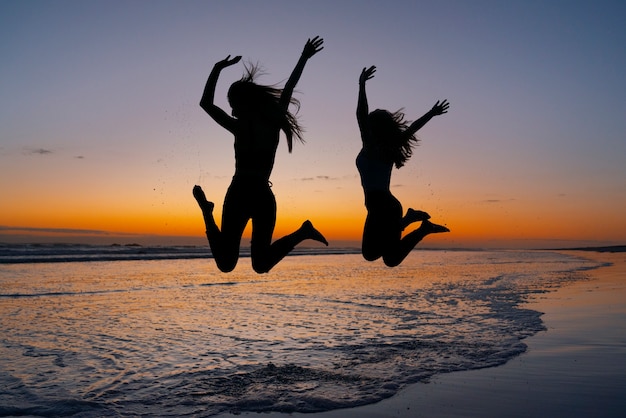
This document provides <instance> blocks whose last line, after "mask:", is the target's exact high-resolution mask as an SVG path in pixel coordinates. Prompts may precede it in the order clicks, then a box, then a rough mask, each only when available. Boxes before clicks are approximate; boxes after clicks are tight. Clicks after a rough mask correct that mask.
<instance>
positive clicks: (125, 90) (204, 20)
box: [0, 0, 626, 247]
mask: <svg viewBox="0 0 626 418" xmlns="http://www.w3.org/2000/svg"><path fill="white" fill-rule="evenodd" d="M624 16H626V2H624V1H620V0H617V1H602V0H600V1H576V0H572V1H553V0H548V1H514V2H513V1H506V2H505V1H495V0H494V1H481V0H477V1H463V0H460V1H445V0H444V1H437V2H432V1H382V0H381V1H323V0H322V1H307V2H305V1H294V0H288V1H273V0H269V1H263V2H261V1H236V0H224V1H221V0H217V1H176V2H174V1H138V0H135V1H62V0H59V1H27V0H26V1H2V2H0V56H1V57H2V58H1V60H0V74H1V76H2V77H1V82H0V195H1V196H2V197H1V198H0V242H43V241H46V242H50V241H66V242H99V243H105V244H108V243H113V242H121V243H124V242H141V243H148V242H150V243H161V244H171V243H189V244H196V243H201V242H203V240H204V235H203V234H204V224H203V222H202V218H201V214H200V210H199V209H198V207H197V205H196V203H195V201H194V199H193V197H192V195H191V190H192V187H193V185H194V184H200V185H201V186H202V187H203V188H204V190H205V192H206V194H207V197H208V198H209V200H213V201H214V202H216V214H217V215H218V217H219V215H220V214H221V205H222V202H223V198H224V194H225V192H226V188H227V187H228V184H229V182H230V178H231V176H232V174H233V171H234V155H233V138H232V136H231V135H230V134H229V133H228V132H226V131H225V130H223V129H222V128H220V127H219V126H218V125H217V124H216V123H215V122H214V121H213V120H212V119H211V118H210V117H209V116H208V115H206V114H205V113H204V112H203V111H202V109H201V108H200V107H199V106H198V102H199V100H200V96H201V94H202V89H203V88H204V84H205V82H206V78H207V76H208V74H209V72H210V70H211V68H212V67H213V64H214V63H215V62H216V61H219V60H221V59H223V58H225V57H226V56H227V55H229V54H231V55H242V56H243V60H244V61H247V62H253V63H259V64H261V65H262V66H263V68H264V69H265V73H266V74H265V75H264V76H263V77H262V78H260V79H259V82H261V83H263V84H275V83H278V84H280V85H281V86H282V85H283V84H284V82H285V80H286V79H287V77H288V76H289V74H290V72H291V70H292V69H293V67H294V65H295V63H296V61H297V60H298V58H299V56H300V53H301V51H302V48H303V46H304V44H305V42H306V40H307V38H310V37H313V36H315V35H320V36H322V37H323V38H324V40H325V42H324V50H323V51H322V52H320V53H319V54H318V55H316V56H314V57H313V58H312V59H311V60H310V61H309V62H308V64H307V66H306V68H305V70H304V74H303V76H302V78H301V80H300V83H299V84H298V86H297V91H298V93H297V94H296V97H297V98H298V99H299V100H300V101H301V103H302V106H301V108H300V112H299V117H300V120H301V123H302V124H303V126H304V127H305V129H306V132H305V139H306V144H304V145H303V144H300V143H296V144H294V149H293V153H292V154H289V153H288V152H287V146H286V143H285V142H284V140H283V141H281V142H282V143H281V145H280V146H279V149H278V154H277V157H276V165H275V168H274V172H273V175H272V178H271V180H272V183H273V191H274V193H275V194H276V197H277V202H278V222H277V229H276V234H275V236H276V237H278V236H281V235H284V234H285V233H287V232H291V231H292V230H294V229H295V228H297V227H298V226H299V225H300V224H301V222H302V221H304V220H305V219H310V220H311V221H312V222H313V223H314V224H315V225H316V226H317V228H318V229H319V230H321V231H322V232H323V233H324V234H325V235H326V236H327V238H328V239H329V241H330V242H331V245H334V244H335V245H338V243H340V242H342V241H344V240H358V239H359V238H360V234H361V228H362V224H363V220H364V217H365V209H364V206H363V194H362V190H361V187H360V182H359V178H358V173H357V171H356V167H355V164H354V160H355V157H356V155H357V153H358V151H359V149H360V138H359V133H358V128H357V124H356V118H355V107H356V98H357V91H358V83H357V81H358V77H359V74H360V71H361V69H362V68H363V67H365V66H370V65H376V66H377V68H378V71H377V73H376V76H375V78H374V79H373V80H371V81H370V82H369V83H368V96H369V102H370V108H371V109H374V108H385V109H389V110H398V109H400V108H404V111H405V113H406V114H407V118H409V119H410V120H415V119H417V118H418V117H420V116H421V115H422V114H423V113H425V112H426V111H427V110H428V109H430V107H431V106H432V105H433V104H434V103H435V102H436V101H437V100H440V99H448V100H449V101H450V104H451V106H450V111H449V113H448V114H446V115H443V116H440V117H437V118H435V119H433V120H432V121H431V122H430V123H428V124H427V125H426V126H425V127H424V128H423V129H422V130H421V131H420V132H418V136H419V137H420V139H421V143H420V146H419V147H417V148H416V150H415V152H414V155H413V157H412V159H411V160H410V161H409V162H408V163H407V164H406V166H405V167H403V168H402V169H400V170H394V173H393V177H392V192H393V193H394V194H395V195H396V196H397V197H398V198H399V199H400V201H401V202H402V203H403V206H404V207H405V208H407V207H413V208H415V209H422V210H425V211H427V212H429V213H430V214H431V216H432V220H433V221H434V222H436V223H441V224H445V225H447V226H448V227H449V228H450V229H451V231H452V232H451V233H449V234H439V235H437V236H432V237H428V238H427V239H426V240H425V241H424V243H423V244H422V245H423V246H426V247H466V246H482V247H491V246H506V247H537V246H539V247H555V246H563V245H567V246H577V245H607V244H624V243H626V216H625V215H624V213H626V77H625V75H624V74H625V69H626V48H625V45H626V26H625V25H624ZM243 70H244V68H243V64H242V63H239V64H238V65H236V66H234V67H230V68H228V69H226V70H224V71H223V72H222V75H221V78H220V81H219V83H218V91H217V94H216V102H217V103H218V104H219V105H220V106H221V107H222V108H223V109H224V110H226V111H227V112H230V108H229V106H228V104H227V102H226V90H227V88H228V86H229V85H230V83H232V82H233V81H236V80H238V79H239V78H240V77H241V75H242V74H243ZM244 241H245V242H247V240H244Z"/></svg>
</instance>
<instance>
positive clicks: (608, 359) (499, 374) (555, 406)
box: [220, 251, 626, 418]
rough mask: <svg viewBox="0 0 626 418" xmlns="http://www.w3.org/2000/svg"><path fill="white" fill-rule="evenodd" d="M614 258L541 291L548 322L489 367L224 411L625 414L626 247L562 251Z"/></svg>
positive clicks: (368, 416) (538, 303)
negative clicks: (375, 391) (289, 404)
mask: <svg viewBox="0 0 626 418" xmlns="http://www.w3.org/2000/svg"><path fill="white" fill-rule="evenodd" d="M564 252H566V253H569V254H575V255H577V256H582V257H586V258H592V259H594V260H600V261H603V262H610V263H612V264H613V265H612V266H610V267H603V268H600V269H596V270H591V271H589V272H587V273H588V275H589V276H590V278H591V280H588V281H581V282H577V283H574V284H570V285H565V286H564V287H562V288H560V289H559V290H557V291H555V292H550V293H546V294H541V295H538V296H537V298H536V300H535V301H533V302H531V303H530V304H529V307H530V308H531V309H535V310H538V311H541V312H544V313H545V315H544V316H543V321H544V323H545V325H546V328H547V330H546V331H543V332H540V333H538V334H537V335H535V336H533V337H531V338H528V339H526V340H525V342H526V344H527V345H528V350H527V352H526V353H524V354H522V355H521V356H519V357H516V358H515V359H513V360H511V361H509V362H508V363H506V364H504V365H502V366H499V367H493V368H487V369H481V370H472V371H466V372H457V373H450V374H445V375H439V376H436V377H435V378H433V379H431V380H430V382H428V383H418V384H415V385H412V386H410V387H408V388H406V389H405V390H403V391H401V392H400V393H398V394H397V395H396V396H394V397H392V398H389V399H386V400H384V401H381V402H378V403H376V404H373V405H367V406H363V407H358V408H350V409H342V410H335V411H328V412H324V413H316V414H301V413H293V414H282V413H269V414H268V413H262V414H253V413H242V414H239V415H228V414H226V415H220V416H221V417H248V418H250V417H255V418H256V417H265V418H269V417H275V418H279V417H283V418H284V417H300V418H305V417H306V418H339V417H344V418H346V417H347V418H351V417H354V418H356V417H360V418H383V417H505V416H506V417H531V416H532V417H596V418H599V417H622V416H624V414H625V413H626V412H625V411H626V252H617V253H608V252H595V251H564Z"/></svg>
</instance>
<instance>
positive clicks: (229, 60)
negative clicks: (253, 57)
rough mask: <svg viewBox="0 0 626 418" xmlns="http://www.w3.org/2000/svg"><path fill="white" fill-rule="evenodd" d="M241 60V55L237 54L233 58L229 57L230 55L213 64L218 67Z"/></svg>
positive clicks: (227, 65) (228, 65)
mask: <svg viewBox="0 0 626 418" xmlns="http://www.w3.org/2000/svg"><path fill="white" fill-rule="evenodd" d="M240 60H241V55H237V56H236V57H234V58H232V59H231V58H230V55H229V56H227V57H226V58H224V59H223V60H221V61H218V62H216V63H215V66H216V67H217V68H219V69H222V68H226V67H230V66H231V65H235V64H237V63H238V62H239V61H240Z"/></svg>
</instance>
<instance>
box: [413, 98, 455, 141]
mask: <svg viewBox="0 0 626 418" xmlns="http://www.w3.org/2000/svg"><path fill="white" fill-rule="evenodd" d="M449 107H450V103H448V100H445V99H444V100H443V101H442V102H441V103H439V100H437V103H435V105H434V106H433V107H432V109H430V110H429V111H428V112H426V113H425V114H424V116H422V117H421V118H419V119H418V120H416V121H415V122H413V123H412V124H411V125H410V126H409V127H408V128H407V130H406V131H404V133H405V135H408V136H411V135H413V134H414V133H415V132H417V131H418V130H420V129H421V128H422V127H423V126H424V125H426V123H428V121H429V120H431V119H432V118H433V117H434V116H439V115H443V114H444V113H448V108H449Z"/></svg>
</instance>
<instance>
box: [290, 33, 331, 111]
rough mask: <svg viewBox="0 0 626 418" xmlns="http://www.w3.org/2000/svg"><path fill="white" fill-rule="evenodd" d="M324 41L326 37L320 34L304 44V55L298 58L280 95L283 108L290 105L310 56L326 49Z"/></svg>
mask: <svg viewBox="0 0 626 418" xmlns="http://www.w3.org/2000/svg"><path fill="white" fill-rule="evenodd" d="M323 43H324V39H323V38H320V37H319V36H316V37H315V38H313V39H309V40H307V41H306V45H304V50H303V51H302V55H300V59H299V60H298V63H297V64H296V67H295V68H294V69H293V71H292V72H291V75H290V76H289V80H287V83H285V87H284V88H283V93H282V94H281V96H280V105H281V106H282V107H283V108H287V107H289V102H290V101H291V95H292V94H293V90H294V89H295V88H296V84H298V80H300V76H301V75H302V71H303V70H304V65H305V64H306V62H307V61H308V60H309V58H311V57H312V56H313V55H315V54H317V53H318V52H320V51H321V50H322V49H324V47H323V46H322V44H323Z"/></svg>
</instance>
